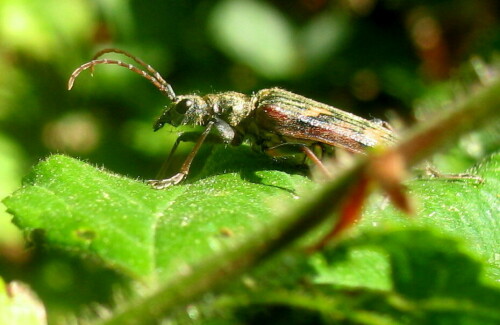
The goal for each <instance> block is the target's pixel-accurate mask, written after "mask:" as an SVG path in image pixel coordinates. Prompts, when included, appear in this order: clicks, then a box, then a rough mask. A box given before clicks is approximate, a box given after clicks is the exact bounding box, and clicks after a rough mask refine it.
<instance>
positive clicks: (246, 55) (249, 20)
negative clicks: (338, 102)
mask: <svg viewBox="0 0 500 325" xmlns="http://www.w3.org/2000/svg"><path fill="white" fill-rule="evenodd" d="M209 23H210V25H209V27H210V29H209V30H210V32H211V34H212V37H213V38H214V40H215V43H216V44H217V45H218V46H219V48H220V50H221V51H223V52H225V53H226V54H227V55H229V56H231V57H233V58H234V59H235V60H236V61H241V62H243V63H245V64H247V65H249V66H250V67H251V68H252V69H254V70H255V71H256V72H257V73H259V74H261V75H262V76H265V77H267V78H269V79H282V78H285V77H289V76H291V75H293V74H294V73H295V72H296V71H297V63H298V57H297V55H296V53H297V48H296V44H295V41H294V32H293V28H292V25H291V24H290V22H289V21H288V20H287V19H286V17H285V16H284V15H282V14H281V13H280V12H279V11H277V10H276V9H275V8H273V7H272V6H270V5H268V4H266V3H265V2H262V1H255V0H230V1H221V2H220V3H218V4H217V6H216V7H215V8H214V9H213V11H212V13H211V15H210V17H209Z"/></svg>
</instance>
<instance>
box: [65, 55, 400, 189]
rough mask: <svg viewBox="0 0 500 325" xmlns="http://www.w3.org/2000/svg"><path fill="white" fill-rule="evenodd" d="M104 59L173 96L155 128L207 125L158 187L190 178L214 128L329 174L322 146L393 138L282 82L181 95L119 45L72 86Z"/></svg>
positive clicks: (377, 124)
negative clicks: (248, 90)
mask: <svg viewBox="0 0 500 325" xmlns="http://www.w3.org/2000/svg"><path fill="white" fill-rule="evenodd" d="M106 53H118V54H123V55H125V56H127V57H129V58H131V59H132V60H134V61H135V62H136V63H137V64H139V65H140V66H141V67H142V68H144V70H141V69H139V68H137V67H136V66H134V65H132V64H128V63H125V62H123V61H119V60H112V59H100V57H101V56H102V55H104V54H106ZM100 64H111V65H118V66H121V67H124V68H127V69H129V70H131V71H133V72H135V73H137V74H139V75H141V76H143V77H144V78H146V79H148V80H149V81H150V82H151V83H153V84H154V85H155V86H156V87H157V88H158V89H159V90H160V91H161V92H162V93H163V94H164V95H166V96H167V97H168V98H169V99H170V101H171V103H170V105H168V106H166V108H165V109H164V111H163V112H162V114H161V115H160V117H159V118H158V119H157V120H156V122H155V123H154V126H153V129H154V130H155V131H157V130H159V129H161V128H162V127H163V126H164V125H165V124H170V125H173V126H179V125H191V126H203V127H205V129H204V131H203V132H201V134H200V135H199V138H198V139H197V140H196V142H195V145H194V147H193V149H192V150H191V152H190V153H189V155H188V156H187V158H186V160H185V161H184V163H183V164H182V166H181V168H180V171H179V172H178V173H177V174H175V175H174V176H172V177H170V178H166V179H161V180H150V181H148V183H149V184H150V185H151V186H152V187H153V188H156V189H163V188H166V187H169V186H171V185H175V184H178V183H180V182H182V181H183V180H184V179H185V178H186V176H187V175H188V173H189V169H190V166H191V163H192V161H193V159H194V157H195V156H196V154H197V152H198V150H199V149H200V147H201V145H202V144H203V142H205V140H206V139H207V137H208V135H209V134H210V132H211V131H212V130H213V129H215V131H216V138H217V139H218V140H219V141H220V142H223V143H225V144H231V145H235V146H237V145H240V144H242V143H243V141H244V140H246V139H248V140H250V143H251V145H252V147H253V148H254V149H258V150H261V151H263V152H265V153H267V154H268V155H270V156H273V157H278V156H289V155H294V154H298V153H302V154H305V157H308V158H309V159H310V160H311V161H312V162H313V163H314V164H316V165H317V166H318V167H319V168H320V169H321V170H322V171H323V172H324V173H325V174H326V175H329V172H328V170H327V169H326V168H325V166H324V165H323V163H322V162H321V160H320V158H319V157H318V153H317V152H318V151H319V154H320V156H322V155H323V154H325V153H328V152H331V151H332V149H333V147H337V148H342V149H344V150H346V151H348V152H352V153H364V152H365V149H366V148H372V147H375V146H379V145H389V144H392V143H393V142H394V141H395V135H394V133H393V132H392V130H391V128H390V127H389V126H388V124H386V123H385V122H382V121H380V120H372V121H369V120H366V119H364V118H361V117H359V116H356V115H354V114H351V113H348V112H345V111H342V110H340V109H338V108H335V107H333V106H329V105H326V104H323V103H320V102H317V101H315V100H312V99H309V98H306V97H304V96H301V95H297V94H295V93H292V92H289V91H286V90H284V89H281V88H268V89H262V90H259V91H257V92H256V93H254V94H252V95H250V96H249V95H245V94H242V93H238V92H233V91H227V92H222V93H217V94H208V95H204V96H200V95H180V96H178V95H176V94H175V92H174V90H173V89H172V86H171V85H170V84H169V83H167V82H166V81H165V79H163V77H162V76H161V75H160V74H159V73H158V72H157V71H156V70H155V69H153V68H152V67H151V66H150V65H149V64H146V63H145V62H144V61H142V60H141V59H139V58H137V57H135V56H134V55H132V54H130V53H128V52H126V51H123V50H120V49H104V50H101V51H99V52H98V53H96V55H95V56H94V57H93V58H92V60H91V61H89V62H87V63H84V64H82V65H81V66H80V67H78V68H77V69H76V70H75V71H74V72H73V73H72V74H71V77H70V78H69V81H68V89H71V88H72V87H73V84H74V82H75V80H76V78H77V77H78V75H79V74H80V73H81V72H82V71H84V70H86V69H91V71H93V69H94V67H95V66H96V65H100ZM187 140H188V139H187V137H185V136H183V135H182V134H181V135H180V136H179V137H178V139H177V141H176V142H175V144H174V146H173V147H172V150H171V152H170V157H172V155H173V153H174V152H175V150H176V148H177V146H178V145H179V143H180V142H182V141H187Z"/></svg>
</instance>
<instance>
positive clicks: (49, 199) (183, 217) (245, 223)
mask: <svg viewBox="0 0 500 325" xmlns="http://www.w3.org/2000/svg"><path fill="white" fill-rule="evenodd" d="M219 151H224V148H221V149H220V150H216V151H215V153H214V154H213V155H212V159H211V160H212V161H220V160H221V159H220V157H221V156H222V155H223V154H221V153H219ZM237 151H238V155H237V157H239V158H237V159H229V158H225V159H226V160H232V161H233V162H235V164H232V165H231V166H232V168H233V170H234V168H236V170H237V169H238V168H239V163H238V162H240V164H242V165H243V164H249V163H250V164H251V165H252V166H253V167H254V168H257V170H255V171H254V172H251V171H248V170H247V171H246V173H239V172H236V171H233V172H231V171H228V170H227V169H228V168H225V167H224V164H223V165H220V164H219V165H218V166H219V168H223V169H225V171H226V173H224V174H221V175H218V176H210V177H206V178H204V179H202V180H200V181H198V182H196V183H193V184H186V185H180V186H174V187H172V188H169V189H166V190H154V189H152V188H150V187H149V186H148V185H146V184H144V183H142V182H139V181H134V180H131V179H128V178H125V177H121V176H118V175H114V174H111V173H109V172H106V171H104V170H102V169H96V168H95V167H93V166H90V165H88V164H86V163H83V162H81V161H79V160H76V159H73V158H70V157H66V156H60V155H54V156H51V157H49V158H48V159H47V160H46V161H43V162H41V163H40V164H38V165H37V166H36V167H35V168H34V169H33V171H32V173H31V174H30V175H29V176H28V177H27V178H26V179H25V185H24V187H23V188H22V189H20V190H19V191H17V192H15V193H14V194H13V195H12V196H11V197H9V198H7V199H6V200H5V201H4V202H5V204H6V205H7V207H8V210H9V211H10V212H11V213H12V214H14V216H15V219H14V221H15V222H16V223H17V224H18V225H19V226H20V227H21V228H22V229H24V230H34V229H39V230H41V232H42V233H43V236H44V237H45V240H46V241H47V242H50V243H51V245H53V246H58V247H60V248H63V249H65V250H70V251H74V252H79V253H80V254H88V253H90V254H92V255H94V256H97V257H99V258H100V259H102V260H103V262H104V263H106V264H108V265H110V266H112V267H115V268H117V269H120V270H121V271H124V272H126V273H129V274H131V275H133V276H134V277H138V278H147V277H152V276H163V275H165V274H166V273H169V272H172V271H176V270H177V269H178V267H179V265H181V264H184V263H192V262H194V261H197V260H199V259H202V258H204V257H205V256H209V255H211V254H214V253H216V252H218V251H219V250H220V249H221V248H222V247H224V246H225V245H228V244H229V243H230V242H231V241H232V240H237V239H241V237H243V236H244V235H245V234H246V233H247V232H248V231H249V230H251V229H254V228H255V227H256V226H257V225H258V226H260V227H262V226H264V225H265V224H266V223H268V222H270V220H272V209H271V204H272V202H273V201H274V202H275V200H276V199H277V197H278V198H280V200H282V201H283V202H286V201H287V200H293V198H294V197H295V195H296V194H295V188H297V186H299V185H301V184H307V183H309V180H308V179H307V178H305V177H303V176H298V175H290V174H287V173H284V172H280V171H267V170H258V169H259V167H264V166H266V164H267V167H269V166H274V164H273V163H272V161H271V160H270V159H268V158H267V157H265V156H261V155H257V154H254V153H252V152H250V151H249V150H248V149H245V148H242V149H239V150H237ZM224 156H226V157H227V154H224ZM210 166H211V163H210V162H208V163H207V168H210ZM214 172H215V170H214ZM242 177H244V178H246V179H247V180H248V179H250V180H251V181H244V180H242Z"/></svg>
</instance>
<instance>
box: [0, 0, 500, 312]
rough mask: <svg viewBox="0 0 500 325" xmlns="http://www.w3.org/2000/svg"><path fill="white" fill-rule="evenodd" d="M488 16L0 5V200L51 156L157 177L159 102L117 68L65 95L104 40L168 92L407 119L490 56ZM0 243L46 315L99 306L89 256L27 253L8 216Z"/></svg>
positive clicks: (318, 5) (183, 4)
mask: <svg viewBox="0 0 500 325" xmlns="http://www.w3.org/2000/svg"><path fill="white" fill-rule="evenodd" d="M498 12H500V9H499V4H498V1H496V0H482V1H468V0H458V1H457V0H442V1H431V0H427V1H418V2H417V1H397V0H380V1H377V0H364V1H353V0H346V1H325V0H293V1H284V0H274V1H258V0H215V1H208V0H199V1H193V0H187V1H173V0H168V1H156V2H148V1H123V0H122V1H118V0H115V1H113V0H71V1H58V0H1V1H0V179H1V182H0V197H4V196H6V195H7V194H8V193H10V192H12V191H13V190H14V189H15V188H16V187H18V186H20V184H21V182H20V181H21V176H22V175H25V174H27V172H28V168H29V167H30V166H31V165H33V164H34V163H36V162H37V161H38V160H40V159H42V158H44V157H46V156H47V155H48V154H50V153H56V152H57V153H67V154H69V155H71V156H75V157H79V158H83V159H84V160H87V161H89V162H92V163H94V164H97V165H104V166H106V168H107V169H109V170H112V171H115V172H118V173H121V174H124V175H128V176H131V177H139V178H145V179H149V178H154V177H155V175H156V173H157V171H158V169H159V166H160V165H161V163H162V161H163V160H164V158H165V156H166V154H167V152H168V150H169V149H170V148H171V145H172V143H173V141H174V140H175V138H176V137H177V135H178V132H177V130H174V129H166V130H162V131H161V132H158V133H156V134H155V133H153V132H152V128H151V127H150V125H151V122H152V121H153V119H154V117H156V116H157V115H158V114H159V113H160V111H161V109H162V107H163V106H164V105H165V104H167V102H168V101H167V99H166V98H164V97H163V96H162V95H161V94H160V93H159V92H158V91H157V90H156V89H155V88H154V87H152V86H151V84H149V83H148V82H147V81H146V80H145V79H142V78H140V77H139V76H137V75H135V74H133V73H131V72H129V71H126V70H125V69H122V68H119V67H116V66H115V67H113V66H99V67H97V68H96V69H95V73H94V75H95V76H94V78H90V77H89V74H88V73H83V74H82V75H81V77H80V78H79V79H78V80H77V81H76V84H75V87H74V89H73V90H72V91H71V92H68V91H67V90H66V82H67V79H68V77H69V75H70V73H71V72H72V71H73V69H75V68H76V67H77V66H79V65H80V64H82V63H84V62H86V61H88V60H89V59H90V58H91V57H92V55H93V54H94V53H95V52H96V51H98V50H100V49H102V48H105V47H117V48H121V49H125V50H127V51H129V52H131V53H133V54H135V55H137V56H139V57H140V58H142V59H143V60H144V61H146V62H148V63H149V64H151V65H152V66H154V67H155V68H156V69H157V70H158V71H160V72H161V73H162V75H163V76H164V77H165V78H166V79H167V80H168V81H169V82H170V83H171V84H172V86H173V87H174V89H175V91H176V93H178V94H184V93H189V92H199V93H207V92H217V91H224V90H235V91H241V92H245V93H251V92H253V91H256V90H259V89H262V88H265V87H270V86H280V87H283V88H286V89H289V90H291V91H294V92H296V93H299V94H302V95H305V96H308V97H311V98H314V99H317V100H320V101H322V102H325V103H329V104H332V105H335V106H337V107H340V108H343V109H346V110H350V111H353V112H355V113H357V114H360V115H363V116H365V117H369V118H372V117H379V118H383V119H387V117H388V116H387V115H385V112H392V113H393V115H392V116H398V117H400V118H401V120H403V121H405V122H411V121H412V120H413V118H414V117H413V115H412V113H411V111H410V108H411V107H412V106H413V105H414V104H415V103H416V101H417V100H420V101H419V103H420V102H421V100H422V98H425V99H427V100H428V102H433V100H434V99H436V102H438V100H437V99H439V97H440V96H441V95H442V94H443V93H446V92H448V91H449V88H447V89H446V90H443V88H442V86H438V85H441V82H442V81H443V80H446V79H448V78H449V77H450V76H453V75H454V74H456V73H457V69H458V68H459V67H460V66H462V65H463V63H464V62H466V61H467V60H469V59H470V58H471V57H478V56H479V57H482V58H484V59H485V60H487V61H488V60H494V59H495V56H498V52H497V51H498V50H499V49H500V24H499V22H498V20H499V15H498ZM109 57H112V58H117V57H118V56H115V55H110V56H109ZM465 83H468V80H466V81H465ZM452 92H454V95H455V96H457V97H460V96H463V95H464V93H463V90H462V89H457V90H455V89H454V90H453V91H452ZM431 106H432V105H431ZM470 141H472V143H473V144H474V143H476V144H477V143H478V142H479V141H478V140H477V137H476V138H474V136H472V140H470ZM474 141H475V142H474ZM187 147H189V145H187V146H184V145H182V146H181V149H183V148H187ZM467 147H468V148H471V146H470V145H468V146H467ZM477 147H478V146H477V145H476V146H475V147H474V146H472V148H477ZM479 147H480V150H479V151H480V153H481V154H478V150H476V151H474V150H473V149H468V150H462V152H465V154H463V156H464V157H465V158H464V159H462V160H461V161H460V162H457V163H456V165H458V166H460V167H461V168H466V167H469V166H470V165H471V164H473V163H474V162H476V161H477V159H479V158H480V156H483V155H485V154H487V151H488V150H492V148H493V147H492V146H489V147H488V146H486V147H484V146H479ZM182 154H183V150H180V151H179V157H180V156H181V155H182ZM443 159H444V158H443ZM175 160H176V161H178V160H180V159H175ZM445 160H446V159H445ZM447 161H449V159H448V160H447ZM464 161H465V163H464ZM172 168H176V166H175V165H174V166H173V167H172ZM35 240H36V238H35ZM0 245H1V246H0V276H2V277H4V278H5V279H6V280H8V281H10V280H12V279H20V280H23V281H25V282H28V283H29V284H30V286H31V287H32V288H34V289H35V291H36V292H37V294H39V295H40V297H41V298H42V300H43V301H44V302H45V303H46V304H47V305H48V310H49V315H56V316H51V317H57V314H58V312H59V311H65V310H73V311H74V310H75V308H77V307H78V306H80V305H82V304H84V303H86V302H88V301H99V302H103V301H107V300H108V299H109V292H110V291H111V287H112V286H113V284H114V283H116V282H117V281H120V279H119V278H118V277H117V276H115V275H114V274H112V273H111V272H109V271H106V270H102V269H101V268H100V267H99V266H96V265H95V264H94V263H93V262H90V261H89V262H81V261H79V260H76V259H75V260H73V259H71V258H68V257H67V256H60V255H59V254H58V253H54V252H50V251H49V252H47V251H43V252H41V251H39V250H38V249H36V250H29V251H28V252H26V251H25V250H23V249H22V246H23V245H24V243H23V242H22V240H21V238H20V236H19V234H18V233H17V232H16V229H15V228H14V227H12V226H11V225H10V216H9V215H7V214H6V213H4V212H3V211H2V212H0ZM89 283H92V286H90V285H89ZM96 283H97V284H96ZM72 291H73V292H78V293H79V294H78V295H72V296H71V295H69V294H68V293H69V292H72ZM68 296H71V299H68V298H67V297H68ZM51 313H52V314H51Z"/></svg>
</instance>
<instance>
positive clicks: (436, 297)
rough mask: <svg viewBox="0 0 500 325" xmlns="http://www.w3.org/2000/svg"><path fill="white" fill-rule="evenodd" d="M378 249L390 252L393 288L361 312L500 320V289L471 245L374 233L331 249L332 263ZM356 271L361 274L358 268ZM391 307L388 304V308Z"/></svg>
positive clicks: (419, 234)
mask: <svg viewBox="0 0 500 325" xmlns="http://www.w3.org/2000/svg"><path fill="white" fill-rule="evenodd" d="M369 247H371V248H376V249H377V250H378V251H379V252H380V251H383V252H385V256H386V258H387V260H388V261H389V265H390V280H391V282H392V287H393V289H391V290H385V291H386V292H385V293H383V292H379V293H376V294H375V296H376V297H375V298H374V299H373V297H372V299H366V298H367V297H368V293H369V292H366V291H364V295H365V298H364V299H357V300H355V301H357V304H359V303H360V304H359V305H357V306H355V308H359V309H361V310H370V309H373V311H374V312H380V311H382V310H386V311H388V312H389V313H390V314H393V317H394V318H395V319H398V318H400V317H403V315H404V317H405V319H407V320H408V321H410V323H411V324H497V322H498V321H499V320H500V312H499V311H498V308H497V307H498V305H499V304H500V289H499V288H498V287H494V286H492V283H490V284H485V283H484V282H483V279H482V274H481V272H482V266H483V263H482V262H481V261H480V260H477V259H475V258H474V257H471V255H470V253H469V252H468V249H464V247H463V245H462V244H461V243H459V242H458V241H456V240H452V239H450V238H447V237H446V236H443V235H441V234H438V233H434V231H430V230H421V229H408V230H397V231H372V232H370V233H367V234H364V235H361V236H358V237H357V238H354V239H352V240H348V241H345V242H344V243H342V244H341V247H337V249H336V250H329V251H327V252H325V255H324V256H325V257H326V260H327V263H330V264H331V265H332V266H335V265H336V264H338V261H339V259H340V260H342V259H343V256H344V253H345V251H351V250H354V251H358V250H359V249H360V248H363V249H367V248H369ZM351 272H354V273H357V270H356V269H355V268H353V269H351ZM384 305H385V306H384Z"/></svg>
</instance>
